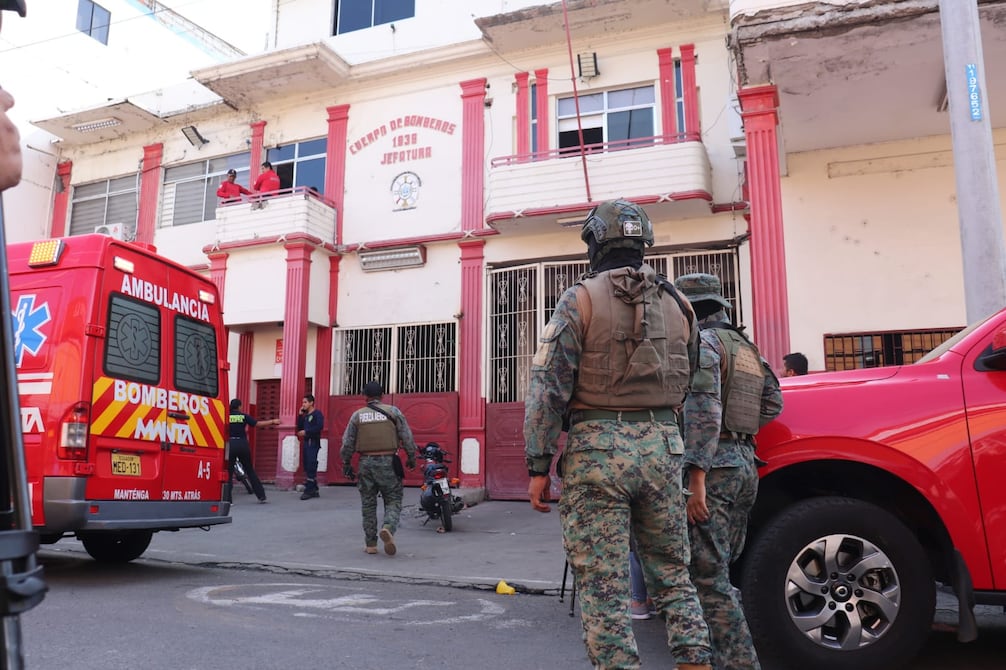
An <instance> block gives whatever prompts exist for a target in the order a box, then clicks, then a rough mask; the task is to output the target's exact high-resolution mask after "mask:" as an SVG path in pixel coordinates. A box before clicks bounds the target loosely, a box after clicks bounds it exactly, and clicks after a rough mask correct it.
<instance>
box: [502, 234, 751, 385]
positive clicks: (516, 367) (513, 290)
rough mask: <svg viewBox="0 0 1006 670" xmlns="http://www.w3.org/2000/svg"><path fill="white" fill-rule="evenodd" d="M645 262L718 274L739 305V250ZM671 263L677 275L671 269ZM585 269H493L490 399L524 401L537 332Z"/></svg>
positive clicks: (578, 265)
mask: <svg viewBox="0 0 1006 670" xmlns="http://www.w3.org/2000/svg"><path fill="white" fill-rule="evenodd" d="M646 262H647V263H648V264H649V265H650V266H652V267H653V268H654V269H655V270H656V271H657V272H660V273H661V274H664V275H666V276H668V277H669V278H673V277H674V276H677V275H681V274H687V273H690V272H709V273H712V274H715V275H717V276H718V277H720V279H721V281H722V282H723V287H724V288H723V291H724V294H725V295H726V296H727V299H728V300H730V302H731V303H732V304H733V305H734V306H735V309H739V308H740V303H739V298H738V296H739V287H738V271H737V253H736V251H735V250H728V251H708V252H692V253H680V254H670V255H654V256H647V258H646ZM669 267H671V268H673V269H674V272H673V273H668V272H667V270H668V268H669ZM587 269H588V264H587V262H586V261H549V262H542V263H534V264H530V265H522V266H516V267H508V268H498V269H491V270H489V277H488V287H487V292H486V302H487V307H488V312H489V325H488V328H489V333H488V336H487V340H488V347H487V349H488V351H487V356H488V361H489V366H488V368H489V373H488V379H487V385H488V391H487V395H488V400H489V402H522V401H523V400H524V397H525V396H526V395H527V387H528V383H529V381H530V377H529V373H530V370H531V359H532V358H533V357H534V353H535V350H536V349H537V347H538V337H539V334H540V333H541V331H542V330H543V329H544V327H545V324H546V323H548V320H549V319H550V318H551V317H552V312H553V311H554V310H555V306H556V303H558V301H559V298H560V297H561V296H562V294H563V293H564V292H565V291H566V289H568V288H569V287H570V286H572V285H573V284H574V283H576V280H577V279H578V278H579V277H580V276H581V275H582V274H583V273H585V272H586V271H587ZM738 313H739V312H738Z"/></svg>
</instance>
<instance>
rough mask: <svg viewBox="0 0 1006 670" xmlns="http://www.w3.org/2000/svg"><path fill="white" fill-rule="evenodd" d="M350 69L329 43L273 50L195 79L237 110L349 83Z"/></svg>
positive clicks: (198, 73) (212, 69) (218, 67)
mask: <svg viewBox="0 0 1006 670" xmlns="http://www.w3.org/2000/svg"><path fill="white" fill-rule="evenodd" d="M349 75H350V66H349V64H348V63H347V62H346V61H345V60H343V59H342V58H341V57H340V56H339V55H338V54H336V53H335V51H333V50H332V49H331V48H330V47H329V46H328V45H327V44H326V43H324V42H316V43H314V44H307V45H304V46H298V47H291V48H289V49H281V50H279V51H271V52H269V53H265V54H261V55H257V56H250V57H248V58H242V59H240V60H236V61H232V62H230V63H224V64H223V65H213V66H211V67H206V68H203V69H201V70H195V71H193V73H192V76H193V77H194V78H195V80H196V81H198V82H199V83H201V84H202V85H203V86H205V87H206V88H208V89H210V90H211V91H213V92H214V93H216V94H217V95H219V96H220V97H221V98H223V99H224V101H225V102H226V103H227V104H228V105H231V106H232V107H234V108H235V109H251V108H253V107H254V106H255V105H257V104H260V103H262V102H265V101H267V100H274V99H276V98H283V97H288V96H296V95H302V94H309V93H314V92H317V91H318V90H322V89H326V88H334V87H336V86H339V85H341V84H344V83H345V82H346V81H348V80H349Z"/></svg>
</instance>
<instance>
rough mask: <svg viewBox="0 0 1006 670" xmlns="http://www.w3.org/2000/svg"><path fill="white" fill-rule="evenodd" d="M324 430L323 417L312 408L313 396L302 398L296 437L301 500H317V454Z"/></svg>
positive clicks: (318, 410)
mask: <svg viewBox="0 0 1006 670" xmlns="http://www.w3.org/2000/svg"><path fill="white" fill-rule="evenodd" d="M324 428H325V415H324V414H322V413H321V410H320V409H316V408H315V406H314V396H313V395H311V394H310V393H308V394H306V395H305V396H304V400H303V402H302V403H301V405H300V416H298V417H297V437H299V438H300V439H301V453H302V454H303V460H304V493H303V494H302V495H301V496H300V499H301V500H310V499H311V498H317V497H318V496H319V495H320V494H319V493H318V452H319V451H321V431H322V430H323V429H324Z"/></svg>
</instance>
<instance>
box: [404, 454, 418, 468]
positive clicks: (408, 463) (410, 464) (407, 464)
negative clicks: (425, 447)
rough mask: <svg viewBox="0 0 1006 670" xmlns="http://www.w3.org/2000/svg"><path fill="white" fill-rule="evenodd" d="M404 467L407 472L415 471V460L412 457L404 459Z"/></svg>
mask: <svg viewBox="0 0 1006 670" xmlns="http://www.w3.org/2000/svg"><path fill="white" fill-rule="evenodd" d="M405 467H407V468H408V469H409V470H415V469H416V459H415V457H414V456H409V457H408V458H406V459H405Z"/></svg>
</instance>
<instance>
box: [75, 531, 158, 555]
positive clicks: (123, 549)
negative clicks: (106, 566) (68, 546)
mask: <svg viewBox="0 0 1006 670" xmlns="http://www.w3.org/2000/svg"><path fill="white" fill-rule="evenodd" d="M153 535H154V533H153V532H152V531H149V530H121V531H112V532H105V533H81V534H80V535H79V537H80V541H81V543H82V544H83V545H84V549H85V550H86V551H87V553H88V554H90V555H91V558H93V559H94V560H96V561H100V562H102V563H128V562H130V561H132V560H133V559H136V558H139V557H140V556H141V555H142V554H143V552H145V551H146V550H147V547H148V546H150V539H151V538H152V537H153Z"/></svg>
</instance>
